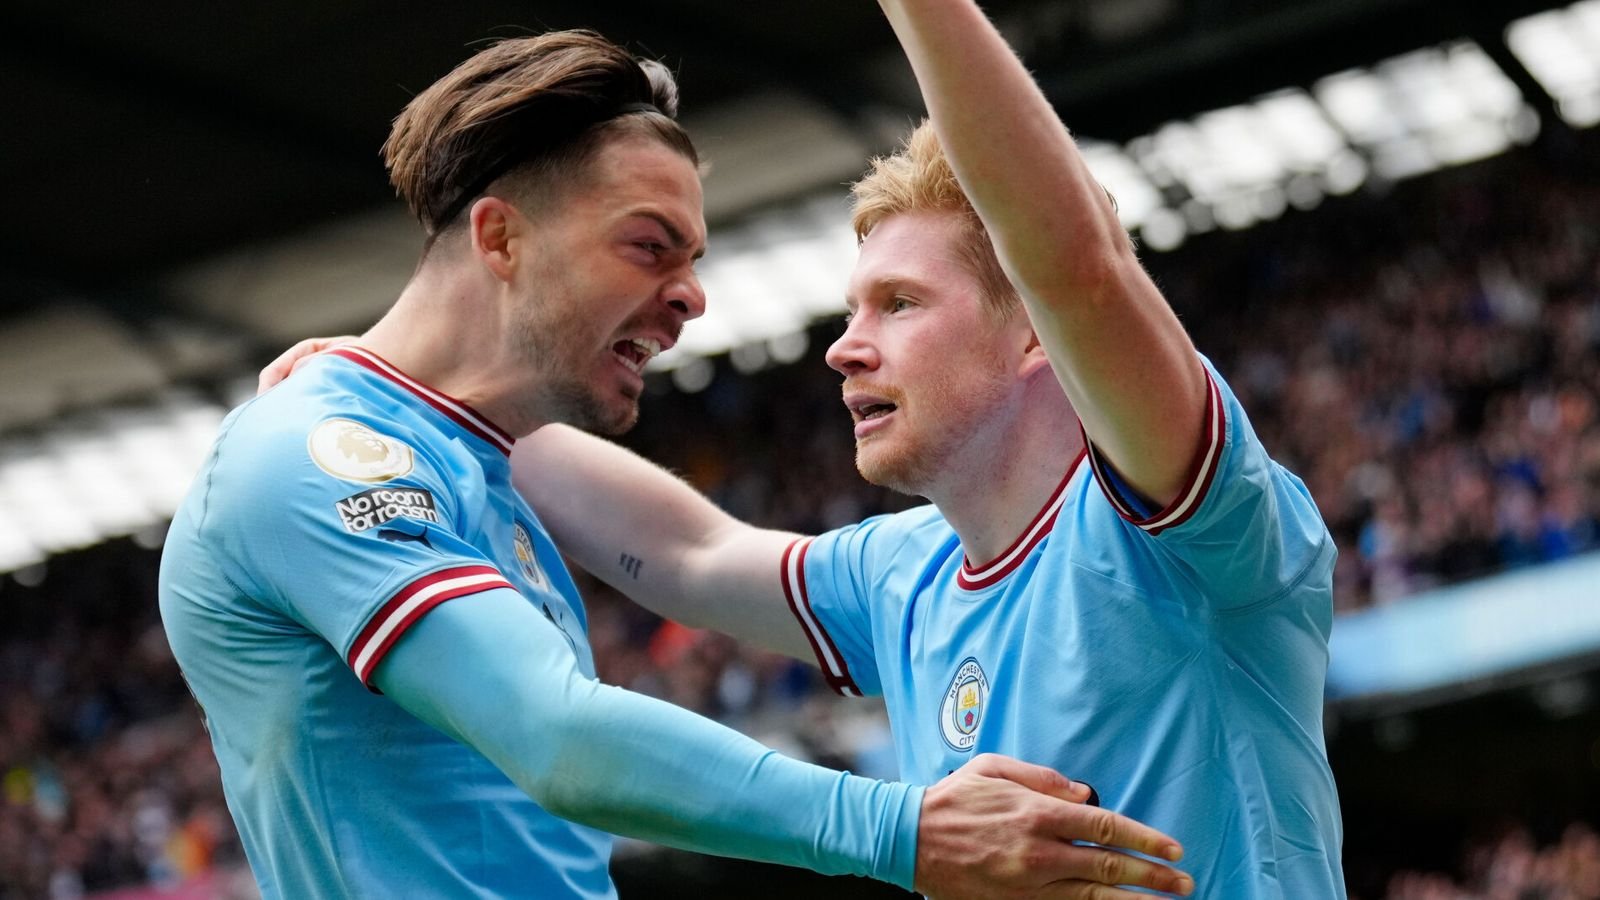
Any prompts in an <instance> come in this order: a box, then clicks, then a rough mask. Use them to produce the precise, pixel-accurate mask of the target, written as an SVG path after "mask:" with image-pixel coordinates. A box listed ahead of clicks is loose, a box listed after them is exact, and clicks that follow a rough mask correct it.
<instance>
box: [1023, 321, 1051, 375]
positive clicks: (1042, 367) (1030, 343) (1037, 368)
mask: <svg viewBox="0 0 1600 900" xmlns="http://www.w3.org/2000/svg"><path fill="white" fill-rule="evenodd" d="M1027 318H1028V317H1027V316H1023V317H1022V320H1023V321H1024V322H1027ZM1020 339H1021V340H1022V341H1023V346H1022V359H1021V361H1020V362H1019V363H1018V365H1017V375H1018V376H1019V377H1021V378H1023V379H1024V380H1026V379H1028V378H1032V377H1033V376H1034V375H1036V374H1038V373H1039V372H1041V371H1043V372H1050V373H1051V374H1050V377H1052V378H1054V377H1055V373H1054V370H1052V369H1051V368H1050V357H1049V356H1048V355H1047V354H1046V353H1045V352H1044V344H1043V343H1041V342H1040V340H1039V334H1038V333H1037V332H1035V331H1034V330H1033V327H1032V326H1031V325H1028V326H1026V328H1025V331H1024V333H1023V335H1022V337H1021V338H1020Z"/></svg>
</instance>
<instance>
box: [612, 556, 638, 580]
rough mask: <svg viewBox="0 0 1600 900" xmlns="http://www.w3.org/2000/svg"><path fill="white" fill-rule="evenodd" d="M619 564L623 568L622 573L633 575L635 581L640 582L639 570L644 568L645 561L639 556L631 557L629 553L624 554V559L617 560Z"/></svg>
mask: <svg viewBox="0 0 1600 900" xmlns="http://www.w3.org/2000/svg"><path fill="white" fill-rule="evenodd" d="M617 564H618V565H620V566H622V571H624V572H627V573H628V574H629V575H632V576H633V580H635V581H638V580H639V569H641V568H643V567H644V560H642V559H640V558H639V557H637V556H631V555H629V554H627V553H624V554H622V558H621V559H619V560H617Z"/></svg>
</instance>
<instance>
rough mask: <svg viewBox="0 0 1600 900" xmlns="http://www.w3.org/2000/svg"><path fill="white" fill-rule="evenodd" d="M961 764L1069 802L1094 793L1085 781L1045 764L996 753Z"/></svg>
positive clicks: (982, 773)
mask: <svg viewBox="0 0 1600 900" xmlns="http://www.w3.org/2000/svg"><path fill="white" fill-rule="evenodd" d="M961 768H962V769H971V770H972V771H973V772H975V773H977V774H979V775H987V776H989V777H991V778H1004V779H1005V780H1007V781H1012V782H1015V783H1017V784H1020V785H1022V786H1023V787H1025V788H1027V789H1028V790H1031V791H1038V792H1039V793H1041V794H1046V795H1048V796H1051V797H1055V798H1057V799H1059V800H1066V801H1067V802H1069V803H1086V802H1088V800H1089V797H1090V796H1091V795H1092V794H1093V793H1094V792H1093V790H1091V789H1090V787H1089V786H1088V785H1086V784H1084V783H1082V782H1078V781H1073V780H1072V779H1070V778H1068V777H1067V776H1065V775H1063V774H1061V773H1060V772H1057V771H1056V770H1055V769H1052V768H1049V767H1048V766H1036V765H1034V764H1033V763H1025V762H1023V761H1021V760H1018V759H1012V758H1011V757H1009V756H1000V755H999V754H996V753H980V754H979V755H977V756H975V757H973V758H972V761H971V762H969V763H967V764H966V765H964V766H962V767H961Z"/></svg>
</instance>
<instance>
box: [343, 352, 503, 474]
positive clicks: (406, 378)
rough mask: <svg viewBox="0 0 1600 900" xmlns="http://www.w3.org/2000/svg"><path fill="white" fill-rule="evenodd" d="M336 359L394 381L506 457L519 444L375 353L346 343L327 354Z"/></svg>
mask: <svg viewBox="0 0 1600 900" xmlns="http://www.w3.org/2000/svg"><path fill="white" fill-rule="evenodd" d="M327 352H328V353H330V354H332V355H333V356H338V357H341V358H343V359H346V360H349V361H350V362H353V363H355V364H356V365H358V366H361V367H362V368H364V369H367V370H368V371H370V372H374V373H376V374H377V375H379V376H381V377H383V378H385V379H387V380H389V381H392V382H394V383H395V384H397V385H399V386H400V387H402V388H405V389H406V390H407V391H409V392H411V393H412V394H415V395H416V396H417V397H418V398H419V399H421V400H422V402H424V403H426V404H428V405H429V406H431V407H433V408H434V409H435V410H438V411H439V413H440V414H442V415H443V416H444V417H445V418H447V419H449V420H450V421H452V422H454V423H456V424H457V425H459V426H461V427H462V428H463V429H464V430H466V431H467V432H468V433H470V434H472V435H473V436H474V437H476V438H478V439H479V440H481V441H483V442H485V443H487V444H489V445H490V446H491V447H494V448H495V449H497V450H499V451H500V452H501V453H503V454H505V455H506V456H510V455H511V448H512V446H513V445H515V444H516V442H517V441H516V438H514V437H512V436H511V435H509V434H506V433H505V432H504V431H502V430H500V429H499V428H497V427H496V426H495V424H494V423H493V422H490V421H489V420H488V419H487V418H486V417H485V416H484V415H483V414H482V413H480V412H478V411H477V410H475V409H473V408H472V407H471V406H468V405H467V404H466V403H464V402H462V401H460V400H457V399H456V398H454V397H452V396H450V395H449V394H446V393H444V392H443V391H437V390H434V389H433V388H431V387H428V386H427V385H425V384H423V383H422V382H420V381H418V380H416V379H415V378H412V377H411V376H410V375H407V374H406V373H404V372H402V371H400V370H399V369H397V368H395V366H394V364H392V363H390V362H389V361H388V360H386V359H384V358H383V357H381V356H379V355H378V354H376V353H373V352H372V351H371V350H368V349H366V348H365V347H356V346H352V345H349V344H346V345H345V346H343V347H335V348H333V349H332V350H329V351H327Z"/></svg>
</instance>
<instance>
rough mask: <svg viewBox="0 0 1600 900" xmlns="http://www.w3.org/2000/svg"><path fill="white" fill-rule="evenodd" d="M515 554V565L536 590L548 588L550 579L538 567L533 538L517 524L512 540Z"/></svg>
mask: <svg viewBox="0 0 1600 900" xmlns="http://www.w3.org/2000/svg"><path fill="white" fill-rule="evenodd" d="M512 543H513V545H514V547H515V550H516V553H517V565H518V566H520V567H521V568H522V574H523V575H526V576H527V578H528V580H529V581H531V582H533V586H534V587H536V588H545V589H548V588H549V587H550V578H549V577H548V576H546V575H545V574H544V567H542V566H540V565H539V557H538V556H537V555H536V554H535V553H534V552H533V538H532V537H531V536H529V534H528V529H526V528H523V527H522V523H521V522H518V523H517V534H516V537H515V538H514V539H513V540H512Z"/></svg>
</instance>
